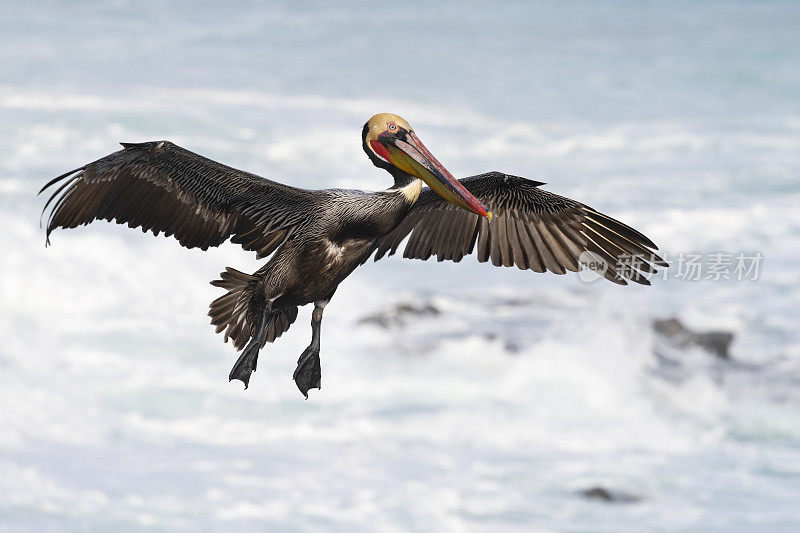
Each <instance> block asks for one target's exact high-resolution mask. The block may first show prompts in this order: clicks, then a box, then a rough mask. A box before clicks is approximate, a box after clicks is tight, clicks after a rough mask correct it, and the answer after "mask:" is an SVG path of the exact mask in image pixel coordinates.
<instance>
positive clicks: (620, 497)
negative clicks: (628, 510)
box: [578, 486, 642, 503]
mask: <svg viewBox="0 0 800 533" xmlns="http://www.w3.org/2000/svg"><path fill="white" fill-rule="evenodd" d="M578 494H580V495H581V496H583V497H584V498H586V499H587V500H598V501H603V502H608V503H636V502H638V501H641V499H642V498H641V497H639V496H635V495H633V494H628V493H626V492H619V491H616V490H609V489H607V488H605V487H600V486H597V487H591V488H588V489H583V490H581V491H579V492H578Z"/></svg>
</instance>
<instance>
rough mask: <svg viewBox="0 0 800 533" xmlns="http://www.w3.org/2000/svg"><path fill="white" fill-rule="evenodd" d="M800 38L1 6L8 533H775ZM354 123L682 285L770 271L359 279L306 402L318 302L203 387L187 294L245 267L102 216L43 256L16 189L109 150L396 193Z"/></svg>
mask: <svg viewBox="0 0 800 533" xmlns="http://www.w3.org/2000/svg"><path fill="white" fill-rule="evenodd" d="M798 27H800V5H799V4H797V3H796V2H779V1H767V2H716V1H706V2H681V1H678V2H668V3H667V2H664V3H659V2H627V1H609V2H602V3H600V2H570V3H565V2H556V1H552V2H537V3H523V2H519V3H512V2H492V3H470V2H460V3H455V2H452V3H450V2H446V3H441V4H437V5H430V3H428V2H421V1H415V2H394V3H389V2H336V3H333V4H332V3H328V2H273V3H248V2H237V3H230V4H227V3H226V4H224V5H223V4H219V3H217V2H169V3H164V2H149V1H148V2H133V1H130V2H127V1H102V2H101V1H96V2H91V1H85V2H83V1H82V2H12V1H2V2H0V51H1V52H0V244H2V248H1V249H2V254H0V335H1V336H2V337H1V338H2V343H0V530H8V531H47V530H50V531H62V530H63V531H82V530H105V531H108V530H111V529H112V528H113V529H114V530H116V531H135V530H140V529H147V530H181V529H183V530H190V531H198V530H202V531H217V530H229V529H231V528H236V529H238V530H271V531H284V530H285V531H291V530H312V531H313V530H317V531H328V530H333V531H337V530H338V531H357V530H362V531H407V530H415V531H431V530H450V531H459V530H465V531H494V530H501V529H502V530H504V531H508V530H511V531H515V530H525V531H531V530H534V531H537V530H538V531H586V530H599V531H656V530H661V531H666V530H669V531H797V529H798V527H800V506H798V502H800V333H798V328H797V323H798V318H800V310H798V306H797V302H798V301H799V298H800V273H798V270H797V268H796V265H797V261H798V259H800V210H798V207H797V206H798V205H800V186H799V185H798V179H797V175H798V171H800V100H798V94H800V68H799V67H798V65H800V32H798V31H797V29H798ZM378 112H393V113H398V114H400V115H402V116H403V117H405V118H407V119H408V120H409V122H410V123H411V124H413V125H414V127H415V129H416V131H417V132H418V133H419V135H420V137H421V138H422V139H423V141H424V142H425V143H426V145H427V146H428V147H429V148H430V149H431V150H432V152H433V153H434V154H436V155H437V157H438V159H439V160H440V161H442V163H443V164H444V165H445V166H447V167H448V168H449V169H450V170H451V171H452V172H453V173H454V174H455V175H457V176H467V175H471V174H476V173H479V172H484V171H489V170H501V171H504V172H507V173H510V174H516V175H521V176H525V177H528V178H531V179H538V180H541V181H545V182H547V183H548V185H547V186H546V188H547V189H548V190H551V191H554V192H557V193H559V194H563V195H566V196H570V197H572V198H575V199H578V200H580V201H583V202H585V203H587V204H589V205H591V206H593V207H595V208H596V209H600V210H602V211H604V212H607V213H609V214H611V215H613V216H615V217H617V218H619V219H621V220H623V221H625V222H627V223H628V224H631V225H633V226H634V227H636V228H638V229H640V230H642V231H643V232H644V233H645V234H647V235H648V236H649V237H651V238H652V239H653V240H654V241H655V242H656V243H657V244H658V245H659V246H660V247H661V249H662V250H663V251H664V252H665V253H666V254H667V257H668V258H669V259H670V260H673V259H675V258H679V257H682V255H681V254H689V253H697V254H702V261H703V265H704V268H706V267H708V266H709V265H708V257H709V256H710V254H713V253H717V252H723V253H726V254H733V255H734V256H735V255H736V254H740V253H744V254H748V256H752V255H753V254H756V253H760V254H762V256H763V261H762V262H761V264H760V271H759V272H758V275H757V276H756V277H757V279H755V280H753V279H746V280H741V281H739V280H736V279H732V280H725V279H720V280H714V279H705V278H706V277H707V275H706V271H703V272H702V274H701V275H700V276H699V277H700V279H697V280H692V279H686V278H687V276H685V275H682V273H681V271H679V269H678V268H677V267H676V265H675V264H674V263H673V266H672V267H671V269H670V271H669V272H668V273H667V274H666V275H665V276H662V279H656V280H654V282H653V286H652V287H639V286H635V287H630V286H629V287H618V286H615V285H612V284H611V283H607V282H600V281H598V282H594V283H585V282H582V281H581V279H580V277H579V276H577V275H575V274H568V275H566V276H556V275H553V274H547V275H540V274H534V273H531V272H521V271H518V270H516V269H513V270H512V269H502V268H492V267H490V266H487V265H482V264H478V263H477V261H475V260H474V258H467V259H465V260H464V261H462V262H461V263H459V264H452V263H448V264H445V263H435V262H433V263H431V262H427V263H425V262H419V261H409V260H403V259H400V258H397V257H394V258H390V259H388V260H382V261H380V262H378V263H368V264H367V265H366V266H365V267H363V268H361V269H359V270H357V271H356V272H355V274H354V275H353V276H351V277H350V278H349V279H348V280H347V281H345V282H344V283H343V284H342V286H341V287H340V289H339V291H338V292H337V294H336V297H335V298H334V299H333V301H332V302H331V304H330V305H329V306H328V311H327V312H326V317H325V324H324V328H323V338H322V365H323V388H322V390H321V391H312V393H311V397H310V399H309V400H308V401H304V400H303V399H302V396H301V395H300V393H299V392H298V391H297V389H296V388H295V385H294V383H293V382H292V380H291V375H292V371H293V370H294V368H295V362H296V359H297V357H298V356H299V355H300V353H301V352H302V350H303V349H304V348H305V346H306V345H307V344H308V341H309V339H310V327H309V325H308V324H309V320H310V310H309V309H308V308H306V309H303V310H302V311H301V314H300V316H299V318H298V320H297V322H296V324H295V325H294V327H293V328H292V329H291V330H290V331H289V332H288V333H287V334H286V335H284V336H283V337H282V338H281V339H279V340H278V342H276V343H275V344H273V345H268V346H267V347H266V349H265V350H264V351H262V355H261V358H260V360H259V366H258V372H257V373H256V374H255V375H254V378H253V380H252V382H251V384H250V388H249V390H247V391H243V390H242V387H241V384H240V383H238V382H235V383H228V381H227V376H228V372H229V370H230V367H231V366H232V364H233V362H234V361H235V358H236V353H235V352H234V350H233V348H232V347H231V345H230V344H223V343H222V338H221V337H220V336H218V335H215V334H214V332H213V329H212V328H211V327H210V325H209V324H208V318H207V317H206V311H207V306H208V303H209V302H210V301H211V300H212V299H214V298H216V297H217V296H218V295H220V294H221V293H220V290H219V289H216V288H214V287H212V286H210V285H209V284H208V282H209V281H210V280H212V279H215V277H216V276H217V274H218V273H219V272H220V271H222V270H223V269H224V267H225V266H226V265H227V266H232V267H235V268H237V269H240V270H243V271H248V272H250V271H254V270H255V269H256V268H258V265H259V262H257V261H256V260H255V258H254V257H253V256H252V254H250V253H245V252H243V251H242V250H241V249H240V248H238V247H236V246H233V245H230V244H226V245H223V246H222V247H220V248H218V249H214V250H211V251H209V252H207V253H203V252H200V251H197V250H186V249H183V248H181V247H180V246H178V245H177V243H176V242H175V241H173V240H170V239H164V238H158V239H157V238H154V237H153V236H152V235H150V234H147V235H144V234H142V233H141V232H139V231H132V230H130V229H127V228H124V227H121V226H114V225H111V224H107V223H95V224H93V225H92V226H90V227H88V228H80V229H77V230H71V231H58V232H56V233H55V234H54V235H53V239H52V241H53V246H52V247H50V248H48V249H45V247H44V232H43V231H42V230H41V229H40V227H39V220H38V219H39V213H40V210H41V208H42V206H43V204H44V198H41V197H37V196H36V193H37V191H38V190H39V188H40V187H41V186H42V185H43V184H44V183H45V182H46V181H47V180H49V179H50V178H52V177H54V176H56V175H58V174H61V173H63V172H65V171H67V170H70V169H72V168H75V167H77V166H80V165H82V164H84V163H86V162H88V161H92V160H94V159H97V158H99V157H102V156H104V155H106V154H108V153H110V152H112V151H114V150H116V149H117V148H118V145H117V144H116V143H117V142H118V141H127V142H137V141H147V140H158V139H169V140H172V141H174V142H175V143H178V144H180V145H182V146H184V147H186V148H188V149H191V150H193V151H196V152H199V153H201V154H203V155H206V156H208V157H211V158H214V159H217V160H219V161H222V162H224V163H227V164H230V165H232V166H235V167H238V168H242V169H246V170H250V171H253V172H255V173H258V174H260V175H263V176H265V177H269V178H273V179H277V180H279V181H283V182H285V183H289V184H292V185H297V186H302V187H314V188H322V187H349V188H363V189H371V190H375V189H382V188H385V187H387V186H389V185H390V182H391V179H390V178H389V176H388V175H386V174H385V173H384V172H382V171H379V170H378V169H375V168H374V167H373V166H372V165H371V164H370V162H369V161H368V160H367V158H366V156H365V155H364V154H363V152H362V150H361V144H360V137H359V135H360V131H361V126H362V125H363V124H364V122H365V121H366V120H367V119H368V118H369V117H370V116H372V115H373V114H375V113H378ZM683 274H685V272H683ZM663 278H666V279H663ZM670 319H675V320H677V321H679V323H678V322H675V321H674V320H673V321H671V322H658V323H656V327H654V321H659V320H661V321H664V320H670ZM681 328H686V329H681ZM708 332H719V333H718V334H717V335H716V336H714V335H712V336H711V337H709V336H708V335H706V336H702V335H700V336H698V335H696V334H702V333H708ZM728 334H730V335H732V337H730V336H729V335H728ZM709 338H711V341H710V342H711V344H709V343H708V342H706V341H709ZM731 338H732V343H730V345H729V343H728V340H730V339H731ZM714 339H716V340H714ZM714 343H716V344H714Z"/></svg>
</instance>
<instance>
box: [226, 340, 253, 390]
mask: <svg viewBox="0 0 800 533" xmlns="http://www.w3.org/2000/svg"><path fill="white" fill-rule="evenodd" d="M259 349H260V343H258V342H255V340H252V341H250V342H249V343H248V344H247V346H245V348H244V350H242V355H240V356H239V359H237V360H236V364H234V365H233V368H232V369H231V373H230V375H228V381H233V380H234V379H238V380H239V381H241V382H242V383H244V388H245V389H246V388H247V386H248V385H249V384H250V375H251V374H252V373H253V372H255V370H256V363H257V362H258V351H259Z"/></svg>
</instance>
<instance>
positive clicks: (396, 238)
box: [375, 172, 667, 285]
mask: <svg viewBox="0 0 800 533" xmlns="http://www.w3.org/2000/svg"><path fill="white" fill-rule="evenodd" d="M460 181H461V183H463V184H464V186H465V187H466V188H467V190H469V192H471V193H472V194H473V195H474V196H475V197H476V198H478V200H480V201H481V202H482V203H483V204H484V205H485V206H486V208H487V209H489V210H491V211H492V213H493V217H492V221H491V222H489V221H487V220H486V219H485V218H483V217H480V216H478V215H476V214H474V213H471V212H469V211H466V210H464V209H460V208H458V207H456V206H455V205H453V204H451V203H450V202H447V201H446V200H445V199H444V198H442V197H441V196H439V195H438V194H436V193H435V192H433V191H432V190H431V189H428V188H425V189H423V191H422V193H420V196H419V199H418V200H417V202H416V203H415V204H414V206H413V207H412V209H411V211H410V213H409V214H408V216H407V217H406V218H405V219H404V220H403V221H402V222H401V223H400V224H399V225H398V226H397V227H396V228H395V229H394V230H392V232H391V233H389V234H388V235H386V236H385V237H383V238H382V239H381V240H380V241H379V242H378V245H377V251H376V253H375V260H376V261H377V260H378V259H380V258H382V257H383V256H384V255H386V254H387V253H388V254H389V255H392V254H394V253H395V252H396V251H397V248H398V247H399V246H400V244H401V242H402V241H403V240H404V239H405V238H406V237H407V236H409V235H410V237H409V240H408V243H407V244H406V247H405V250H404V251H403V257H406V258H411V259H423V260H424V259H428V258H429V257H431V256H432V255H434V256H436V258H437V259H438V260H439V261H444V260H445V259H447V260H450V261H456V262H457V261H461V258H463V257H464V256H465V255H467V254H471V253H472V252H473V251H475V252H476V253H477V255H478V261H480V262H486V261H488V260H489V259H491V260H492V264H493V265H495V266H507V267H510V266H512V265H516V266H517V267H519V268H520V269H523V270H525V269H530V270H533V271H535V272H544V271H545V270H549V271H551V272H555V273H556V274H564V273H565V272H566V271H567V270H572V271H577V270H578V269H579V268H580V264H584V265H586V266H587V267H588V268H592V269H594V270H596V271H598V272H599V273H601V274H602V275H604V276H605V277H606V278H607V279H609V280H611V281H613V282H614V283H618V284H621V285H626V284H627V282H626V280H630V281H634V282H636V283H641V284H644V285H649V284H650V282H649V281H648V280H647V277H646V276H645V274H648V273H652V272H655V267H657V266H664V267H665V266H667V264H666V263H665V262H664V260H663V259H661V258H660V257H659V256H658V255H656V254H655V252H654V250H657V249H658V247H657V246H656V245H655V244H653V242H652V241H651V240H650V239H648V238H647V237H645V236H644V235H642V234H641V233H639V232H638V231H636V230H635V229H633V228H631V227H630V226H627V225H625V224H623V223H622V222H619V221H618V220H615V219H613V218H611V217H609V216H607V215H604V214H602V213H599V212H598V211H595V210H594V209H592V208H591V207H588V206H586V205H584V204H582V203H580V202H576V201H574V200H570V199H569V198H565V197H563V196H559V195H557V194H553V193H551V192H547V191H543V190H542V189H540V188H539V186H540V185H544V184H543V183H541V182H538V181H531V180H527V179H525V178H520V177H518V176H510V175H508V174H503V173H501V172H489V173H486V174H480V175H478V176H472V177H469V178H464V179H463V180H460Z"/></svg>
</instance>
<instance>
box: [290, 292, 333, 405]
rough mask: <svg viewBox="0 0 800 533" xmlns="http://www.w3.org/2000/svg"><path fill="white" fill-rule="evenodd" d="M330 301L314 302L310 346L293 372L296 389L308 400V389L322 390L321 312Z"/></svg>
mask: <svg viewBox="0 0 800 533" xmlns="http://www.w3.org/2000/svg"><path fill="white" fill-rule="evenodd" d="M329 301H330V298H328V299H327V300H321V301H319V302H314V311H313V312H312V313H311V344H309V345H308V348H306V349H305V351H304V352H303V354H302V355H301V356H300V359H298V360H297V368H296V369H295V371H294V375H293V376H292V377H293V378H294V382H295V383H296V384H297V388H298V389H300V392H302V393H303V396H305V397H306V399H308V389H320V388H322V368H321V367H320V363H319V337H320V330H321V329H322V310H323V309H325V306H326V305H327V304H328V302H329Z"/></svg>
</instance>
